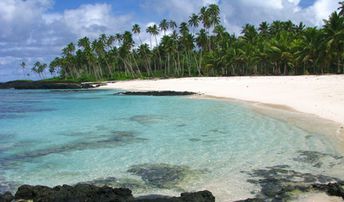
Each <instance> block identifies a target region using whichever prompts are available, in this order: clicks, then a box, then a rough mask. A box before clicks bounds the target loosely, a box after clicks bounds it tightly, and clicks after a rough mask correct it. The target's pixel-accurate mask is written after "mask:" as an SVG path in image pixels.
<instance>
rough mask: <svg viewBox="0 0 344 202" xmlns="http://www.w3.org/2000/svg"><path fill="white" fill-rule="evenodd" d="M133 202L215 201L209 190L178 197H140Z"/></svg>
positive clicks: (183, 194)
mask: <svg viewBox="0 0 344 202" xmlns="http://www.w3.org/2000/svg"><path fill="white" fill-rule="evenodd" d="M135 202H215V197H214V196H213V194H212V193H211V192H210V191H207V190H205V191H199V192H195V193H182V194H181V195H180V197H166V196H156V198H154V197H152V198H145V197H141V198H138V199H136V200H135Z"/></svg>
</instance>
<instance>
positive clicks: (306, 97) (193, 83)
mask: <svg viewBox="0 0 344 202" xmlns="http://www.w3.org/2000/svg"><path fill="white" fill-rule="evenodd" d="M101 88H103V89H124V90H139V91H145V90H173V91H192V92H197V93H201V94H204V95H208V96H216V97H223V98H232V99H238V100H243V101H251V102H259V103H265V104H270V105H280V106H285V107H289V108H292V109H295V110H297V111H299V112H304V113H308V114H313V115H316V116H318V117H321V118H324V119H328V120H332V121H335V122H337V123H340V124H343V125H344V75H326V76H278V77H272V76H269V77H266V76H264V77H263V76H261V77H202V78H181V79H166V80H133V81H120V82H114V83H108V84H107V85H106V86H103V87H101Z"/></svg>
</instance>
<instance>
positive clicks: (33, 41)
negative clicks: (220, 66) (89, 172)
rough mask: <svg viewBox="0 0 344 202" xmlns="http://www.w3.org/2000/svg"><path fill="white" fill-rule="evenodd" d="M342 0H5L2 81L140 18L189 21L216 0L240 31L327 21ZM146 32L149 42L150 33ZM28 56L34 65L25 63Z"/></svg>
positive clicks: (0, 18)
mask: <svg viewBox="0 0 344 202" xmlns="http://www.w3.org/2000/svg"><path fill="white" fill-rule="evenodd" d="M338 2H339V0H264V1H262V0H1V1H0V27H1V29H0V82H1V81H7V80H13V79H28V78H31V79H35V77H33V76H32V74H31V77H27V76H25V75H26V74H27V73H30V70H29V69H30V68H31V67H32V64H33V63H34V62H35V61H37V60H39V61H41V62H46V63H48V62H49V61H50V60H51V59H53V58H54V57H57V56H59V53H60V50H61V48H62V47H63V46H64V45H65V44H67V43H69V42H74V41H76V40H77V39H78V38H80V37H83V36H88V37H90V38H94V37H97V36H98V35H99V34H100V33H106V34H114V33H117V32H123V31H125V30H130V29H131V25H132V24H134V23H138V24H140V25H141V27H142V30H145V27H146V26H147V25H150V24H152V23H158V22H159V21H160V20H161V19H162V18H167V19H174V20H176V21H177V22H181V21H186V20H187V18H188V16H190V15H191V14H192V13H193V12H195V13H197V12H198V11H199V9H200V7H202V6H206V5H208V4H210V3H216V4H218V5H219V7H220V9H221V13H222V14H221V18H222V23H223V24H224V25H225V27H226V28H227V30H228V31H229V32H232V33H236V34H238V33H239V32H240V29H241V27H242V26H243V25H244V24H246V23H250V24H254V25H257V24H259V23H260V22H261V21H269V22H271V21H273V20H288V19H290V20H292V21H294V22H295V23H298V22H300V21H303V22H304V23H305V24H307V25H309V26H321V25H322V23H323V22H322V19H324V18H327V16H328V15H329V14H330V13H331V12H333V11H334V10H335V9H336V8H337V7H338ZM141 38H142V39H143V40H144V41H145V42H148V40H149V36H148V34H146V33H142V36H141ZM22 61H25V62H26V63H27V64H28V68H27V70H25V71H22V70H21V69H20V66H19V64H20V63H21V62H22Z"/></svg>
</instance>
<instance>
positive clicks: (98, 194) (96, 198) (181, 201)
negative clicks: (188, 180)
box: [0, 184, 215, 202]
mask: <svg viewBox="0 0 344 202" xmlns="http://www.w3.org/2000/svg"><path fill="white" fill-rule="evenodd" d="M3 196H4V195H3ZM3 196H0V197H3ZM6 196H7V195H6ZM8 197H10V195H8ZM0 199H1V198H0ZM11 199H13V196H12V198H11ZM15 200H17V201H19V200H32V201H40V202H60V201H67V202H82V201H87V202H115V201H116V202H214V201H215V197H214V196H213V195H212V193H211V192H209V191H200V192H196V193H182V194H181V196H180V197H160V196H157V197H154V198H145V197H139V198H137V199H135V198H134V197H133V195H132V192H131V190H130V189H126V188H111V187H107V186H104V187H96V186H93V185H89V184H78V185H75V186H68V185H63V186H57V187H54V188H50V187H46V186H30V185H23V186H21V187H19V188H18V191H17V193H16V194H15ZM0 201H1V200H0ZM1 202H2V201H1ZM4 202H7V201H4ZM8 202H9V201H8Z"/></svg>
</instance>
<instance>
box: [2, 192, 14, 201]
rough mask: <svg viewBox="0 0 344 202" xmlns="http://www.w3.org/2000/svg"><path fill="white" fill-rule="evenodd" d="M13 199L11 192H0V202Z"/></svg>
mask: <svg viewBox="0 0 344 202" xmlns="http://www.w3.org/2000/svg"><path fill="white" fill-rule="evenodd" d="M13 200H14V196H13V195H12V194H11V192H6V193H4V194H2V195H1V194H0V202H11V201H13Z"/></svg>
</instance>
